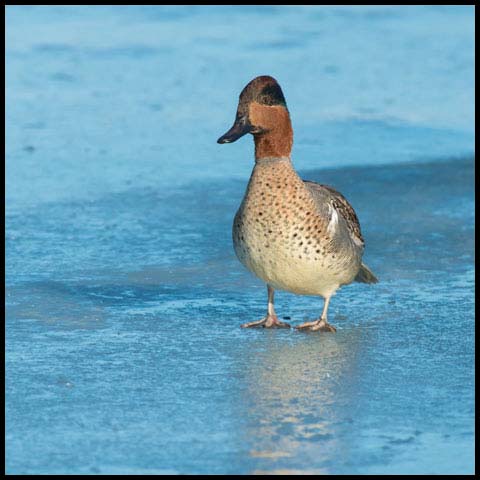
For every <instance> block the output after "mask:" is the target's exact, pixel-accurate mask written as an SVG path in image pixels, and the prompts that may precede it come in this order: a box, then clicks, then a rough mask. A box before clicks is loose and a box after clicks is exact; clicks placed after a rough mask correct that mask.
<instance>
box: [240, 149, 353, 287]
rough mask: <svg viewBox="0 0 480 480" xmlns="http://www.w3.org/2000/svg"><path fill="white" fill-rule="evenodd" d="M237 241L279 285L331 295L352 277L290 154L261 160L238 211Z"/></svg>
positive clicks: (248, 260)
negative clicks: (297, 172) (341, 259)
mask: <svg viewBox="0 0 480 480" xmlns="http://www.w3.org/2000/svg"><path fill="white" fill-rule="evenodd" d="M233 244H234V248H235V253H236V254H237V257H238V258H239V260H240V261H241V262H242V263H243V264H244V265H245V266H246V267H247V268H248V269H249V270H251V271H252V272H253V273H255V274H256V275H257V276H258V277H259V278H261V279H262V280H264V281H265V282H266V283H268V284H270V285H272V286H273V287H274V288H277V289H282V290H287V291H291V292H293V293H301V294H306V295H326V294H328V293H330V292H331V291H334V290H336V289H337V288H338V286H339V285H340V284H343V283H348V281H351V279H350V278H346V277H345V272H344V271H343V270H344V269H343V268H341V265H339V262H338V258H335V253H334V252H332V238H330V236H329V234H328V232H327V223H326V220H325V219H324V218H322V217H321V216H319V215H318V211H317V207H316V205H315V202H314V200H313V198H312V196H311V194H310V193H309V191H308V190H307V189H306V187H305V185H304V183H303V181H302V179H301V178H300V177H299V176H298V175H297V174H296V172H295V170H294V169H293V166H292V164H291V162H290V160H289V159H288V158H282V159H262V160H260V161H257V163H256V165H255V168H254V170H253V172H252V176H251V178H250V182H249V184H248V187H247V191H246V193H245V197H244V199H243V201H242V204H241V205H240V208H239V210H238V212H237V214H236V215H235V219H234V223H233ZM332 257H333V258H332Z"/></svg>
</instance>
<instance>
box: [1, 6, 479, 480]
mask: <svg viewBox="0 0 480 480" xmlns="http://www.w3.org/2000/svg"><path fill="white" fill-rule="evenodd" d="M226 18H228V19H229V21H228V22H226ZM245 22H248V23H249V24H254V25H255V24H256V25H258V26H261V27H262V28H256V29H251V33H250V35H249V36H245V35H244V34H242V35H240V34H238V32H240V31H242V32H243V31H244V29H243V27H244V25H245ZM426 25H428V27H425V26H426ZM425 28H427V29H428V32H426V31H425ZM85 31H88V32H89V34H88V35H85V34H84V33H85ZM338 31H340V32H341V31H344V35H345V36H344V37H341V41H339V39H338V35H336V36H335V38H334V37H333V36H332V32H338ZM174 33H175V34H176V35H175V38H176V41H175V42H172V41H171V38H172V34H174ZM232 33H233V34H232ZM427 33H428V34H427ZM379 38H382V42H378V41H377V40H378V39H379ZM359 42H360V43H359ZM358 45H360V47H362V48H358ZM352 46H355V47H357V48H355V49H354V50H352V48H351V47H352ZM232 51H233V52H236V55H233V56H232V55H231V53H232ZM227 52H228V55H227ZM352 52H353V53H352ZM372 52H375V55H373V53H372ZM6 54H7V55H6V58H7V67H8V68H7V77H6V78H7V90H6V93H7V95H6V101H7V110H6V111H7V115H6V119H7V129H6V133H7V150H6V161H7V170H6V173H7V196H6V200H7V203H6V223H7V228H6V273H7V275H6V286H7V288H6V312H7V313H6V469H7V473H70V474H72V473H140V474H142V473H143V474H149V473H166V474H168V473H362V474H365V473H472V472H473V460H474V454H473V445H474V426H473V418H474V411H473V408H474V394H473V381H474V379H473V377H474V367H473V359H474V346H473V339H474V315H473V306H474V303H473V291H474V268H473V258H474V244H473V232H474V230H473V229H474V226H473V225H474V213H473V208H474V190H473V171H474V160H473V152H474V147H473V81H472V80H473V61H472V60H473V13H472V10H471V9H465V8H451V7H450V8H417V9H412V8H405V9H401V8H383V7H382V8H363V9H355V8H343V9H342V8H338V7H331V8H310V9H308V8H299V9H290V8H289V9H281V8H272V7H265V8H251V7H244V8H242V9H236V8H233V7H232V8H230V7H228V8H227V7H224V8H223V9H221V8H213V7H212V8H210V7H208V8H205V9H201V8H200V9H199V8H195V7H185V8H175V7H166V8H153V7H132V8H129V9H128V10H121V9H120V7H118V8H112V7H101V8H99V9H96V10H93V9H88V8H81V7H76V8H74V9H72V10H65V9H61V8H60V9H59V8H50V7H43V8H42V9H37V8H32V7H28V8H27V7H22V8H11V7H9V8H7V51H6ZM179 58H183V59H184V61H180V60H178V59H179ZM306 58H308V62H307V61H305V59H306ZM425 58H428V59H429V61H428V62H425V61H424V60H425ZM365 65H366V66H368V68H366V67H364V66H365ZM353 70H355V71H356V76H355V75H352V72H351V71H353ZM261 73H270V74H273V75H274V76H276V77H277V78H278V79H279V81H280V83H281V85H282V86H283V87H284V90H285V94H286V97H287V101H288V103H289V107H290V110H291V113H292V119H293V123H294V128H295V134H296V137H295V138H296V143H295V149H294V155H293V159H294V163H295V165H296V166H297V167H298V168H299V170H300V172H301V174H302V176H303V178H306V179H309V180H314V181H319V182H322V183H327V184H330V185H333V186H334V187H336V188H338V189H339V190H340V191H342V192H343V193H344V194H345V195H346V197H347V198H348V199H349V200H350V201H351V202H352V204H353V205H354V206H355V208H356V211H357V213H358V215H359V218H360V221H361V224H362V229H363V232H364V237H365V240H366V244H367V249H366V256H365V261H366V262H367V263H368V265H369V266H370V267H371V268H372V270H373V271H374V272H375V273H376V274H377V275H378V277H379V278H380V283H379V284H378V285H375V286H369V285H360V284H355V285H351V286H348V287H345V288H343V289H342V290H340V291H339V292H338V294H337V295H336V296H335V297H334V298H333V299H332V303H331V310H330V316H331V321H332V323H333V324H334V325H336V326H337V327H338V331H337V333H336V334H335V335H328V334H323V335H322V334H319V335H317V334H304V333H300V332H295V331H293V330H292V331H274V332H270V331H265V330H253V331H245V330H242V329H240V328H239V325H240V324H241V323H243V322H246V321H251V320H254V319H257V318H260V317H261V316H262V315H263V314H264V310H265V301H266V291H265V288H264V286H263V285H262V284H261V282H260V281H258V280H257V279H255V278H253V277H252V276H251V275H250V274H249V273H248V272H247V271H246V270H244V269H243V267H242V266H241V264H240V263H239V262H238V261H237V260H236V259H235V257H234V253H233V249H232V245H231V222H232V219H233V216H234V213H235V210H236V208H237V207H238V204H239V202H240V200H241V198H242V195H243V192H244V189H245V186H246V182H247V180H248V175H249V172H250V169H251V167H252V160H251V159H252V145H251V143H250V141H248V140H244V141H243V142H237V143H236V144H235V145H232V146H224V147H219V146H218V145H216V144H215V139H216V138H218V135H220V134H221V133H222V132H223V131H224V130H225V128H226V127H228V126H229V125H230V124H231V122H232V120H233V114H234V108H235V105H236V97H237V95H238V93H239V91H240V89H241V88H242V87H243V86H244V84H245V83H246V82H247V81H248V80H250V79H251V78H252V77H253V76H255V75H257V74H261ZM312 78H314V79H315V81H311V79H312ZM354 78H355V79H357V80H354ZM380 86H381V88H380ZM427 87H428V88H427ZM439 99H442V102H439ZM312 105H318V108H312ZM166 120H168V121H166ZM179 139H181V141H179ZM406 162H407V163H406ZM408 162H410V163H408ZM333 167H334V168H333ZM321 303H322V302H321V300H319V299H316V298H313V297H301V296H294V295H291V294H288V293H284V292H278V294H277V296H276V304H277V311H278V314H279V315H280V316H289V317H291V320H289V322H290V323H292V324H293V325H297V324H300V323H301V322H303V321H305V319H307V318H308V319H312V318H314V317H315V316H317V315H318V314H319V312H320V310H321Z"/></svg>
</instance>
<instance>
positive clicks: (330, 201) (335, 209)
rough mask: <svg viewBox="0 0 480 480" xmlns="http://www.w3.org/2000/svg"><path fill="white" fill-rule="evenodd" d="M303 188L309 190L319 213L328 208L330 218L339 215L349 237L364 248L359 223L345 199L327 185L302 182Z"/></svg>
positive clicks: (307, 181)
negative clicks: (343, 221)
mask: <svg viewBox="0 0 480 480" xmlns="http://www.w3.org/2000/svg"><path fill="white" fill-rule="evenodd" d="M303 182H304V183H305V186H306V187H307V188H308V189H309V190H310V192H311V193H312V195H313V198H314V200H315V202H316V204H317V206H318V207H319V209H320V211H322V210H324V209H325V207H327V208H328V211H329V214H330V218H332V215H333V214H334V213H336V214H337V215H341V216H342V218H343V219H344V220H345V223H346V225H347V229H348V233H349V234H350V237H351V238H352V240H353V241H354V242H355V244H356V245H357V246H359V247H362V248H363V247H364V245H365V241H364V240H363V237H362V232H361V230H360V222H359V221H358V217H357V214H356V213H355V210H354V209H353V207H352V206H351V205H350V204H349V203H348V201H347V199H346V198H345V197H344V196H343V195H342V194H341V193H340V192H337V190H335V189H334V188H332V187H330V186H328V185H321V184H319V183H316V182H311V181H309V180H304V181H303Z"/></svg>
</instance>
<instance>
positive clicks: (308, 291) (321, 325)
mask: <svg viewBox="0 0 480 480" xmlns="http://www.w3.org/2000/svg"><path fill="white" fill-rule="evenodd" d="M246 134H251V135H252V136H253V140H254V144H255V165H254V167H253V170H252V173H251V176H250V180H249V182H248V186H247V188H246V191H245V195H244V197H243V200H242V202H241V204H240V207H239V208H238V211H237V213H236V215H235V217H234V220H233V228H232V238H233V246H234V250H235V254H236V256H237V257H238V259H239V260H240V262H241V263H242V264H243V265H244V266H245V267H246V268H247V269H248V270H250V271H251V272H252V273H253V274H254V275H256V276H257V277H258V278H260V279H261V280H262V281H263V282H264V283H265V284H266V286H267V298H268V301H267V312H266V315H265V316H264V317H263V318H262V319H260V320H256V321H253V322H248V323H244V324H242V325H241V327H242V328H250V327H263V328H290V327H291V326H290V324H288V323H286V322H283V321H280V320H279V318H278V316H277V314H276V312H275V308H274V294H275V290H283V291H287V292H291V293H294V294H298V295H311V296H319V297H322V298H323V299H324V304H323V310H322V313H321V315H320V316H319V317H318V318H317V319H315V320H314V321H309V322H305V323H303V324H301V325H299V326H297V327H296V328H297V329H298V330H303V331H326V332H335V331H336V327H335V326H333V325H331V324H330V323H329V322H328V316H327V314H328V307H329V304H330V299H331V297H332V296H333V295H334V294H335V293H336V291H337V290H338V289H339V288H340V287H342V286H345V285H348V284H350V283H352V282H361V283H368V284H372V283H377V282H378V279H377V277H376V276H375V275H374V273H373V272H372V271H371V270H370V269H369V268H368V266H367V265H365V264H364V263H363V262H362V256H363V252H364V249H365V241H364V239H363V236H362V233H361V230H360V223H359V220H358V217H357V214H356V213H355V210H354V209H353V207H352V206H351V205H350V203H349V202H348V201H347V199H346V198H345V197H344V196H343V195H342V194H341V193H340V192H338V191H337V190H335V189H334V188H333V187H331V186H328V185H323V184H319V183H316V182H312V181H308V180H303V179H302V178H301V177H300V176H299V175H298V173H297V172H296V170H295V168H294V166H293V163H292V160H291V151H292V145H293V129H292V123H291V119H290V113H289V110H288V108H287V103H286V101H285V97H284V95H283V91H282V89H281V88H280V85H279V84H278V82H277V80H276V79H275V78H273V77H272V76H269V75H261V76H258V77H256V78H254V79H253V80H251V81H250V82H249V83H248V84H247V85H246V86H245V88H244V89H243V90H242V92H241V93H240V96H239V101H238V107H237V112H236V116H235V121H234V123H233V126H232V127H231V128H230V130H228V131H227V132H226V133H225V134H224V135H222V136H221V137H220V138H219V139H218V140H217V143H219V144H225V143H232V142H235V141H237V140H238V139H239V138H241V137H243V136H244V135H246Z"/></svg>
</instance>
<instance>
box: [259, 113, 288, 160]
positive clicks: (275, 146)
mask: <svg viewBox="0 0 480 480" xmlns="http://www.w3.org/2000/svg"><path fill="white" fill-rule="evenodd" d="M254 139H255V160H256V161H257V160H259V159H262V158H279V157H287V158H289V157H290V152H291V151H292V145H293V130H292V125H291V123H290V119H289V118H287V119H285V121H283V122H281V123H279V124H278V126H276V128H274V129H272V130H270V131H269V132H266V133H263V134H260V135H255V136H254Z"/></svg>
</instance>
